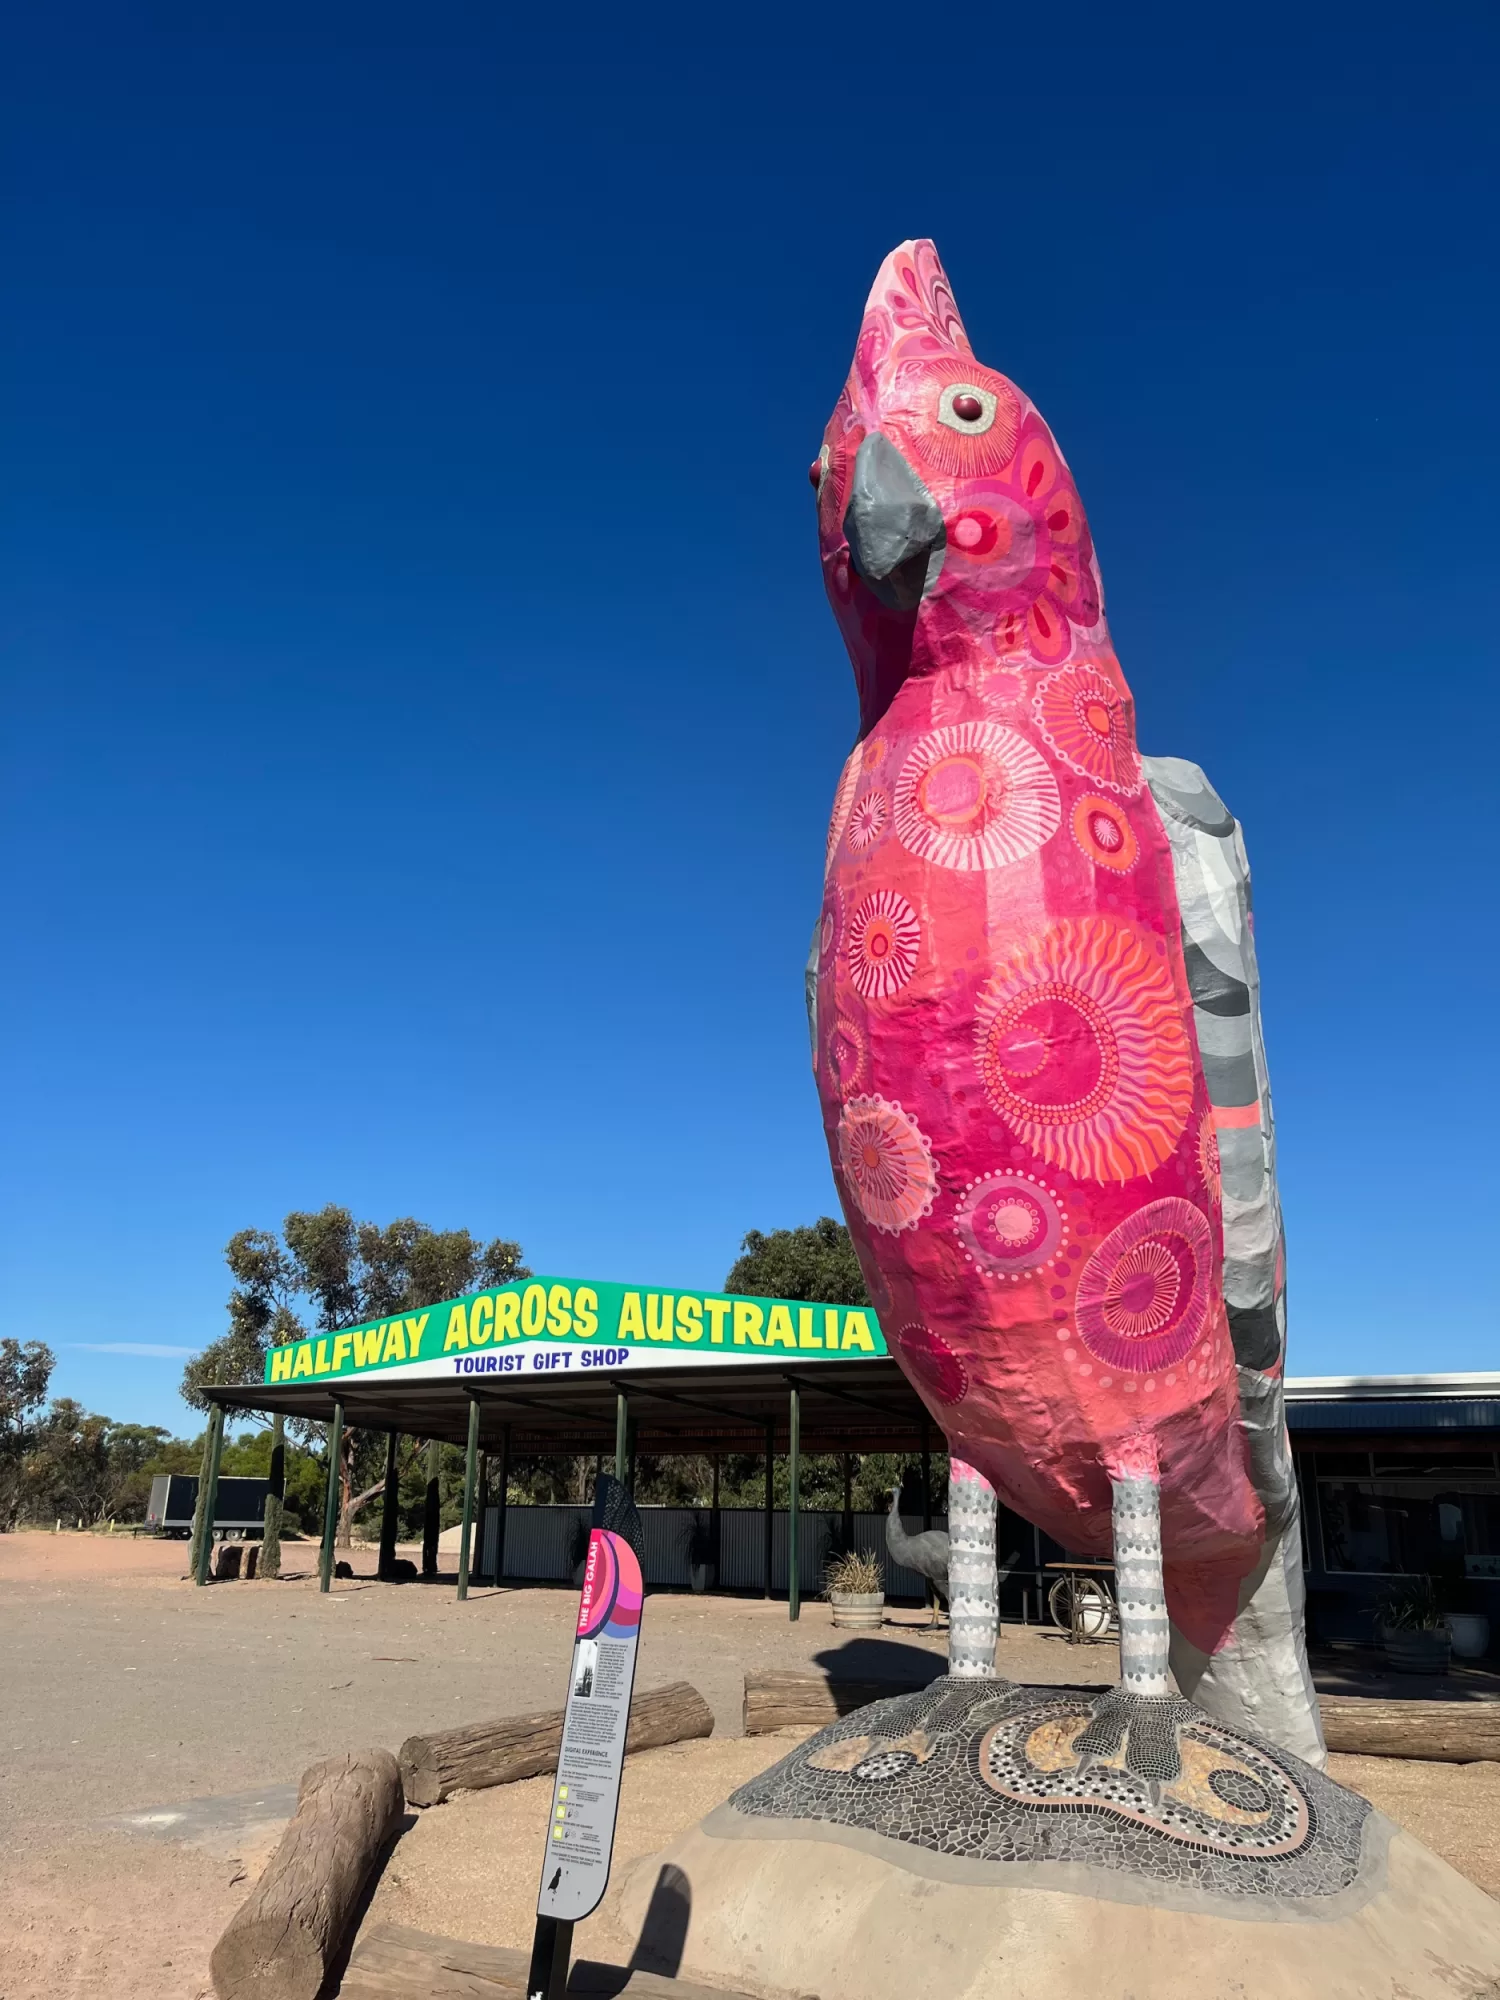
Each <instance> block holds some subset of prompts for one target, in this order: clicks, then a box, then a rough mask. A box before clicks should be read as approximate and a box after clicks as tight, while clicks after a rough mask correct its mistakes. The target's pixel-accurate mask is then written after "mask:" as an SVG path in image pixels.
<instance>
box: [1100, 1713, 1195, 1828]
mask: <svg viewBox="0 0 1500 2000" xmlns="http://www.w3.org/2000/svg"><path fill="white" fill-rule="evenodd" d="M1192 1714H1193V1706H1192V1703H1191V1702H1187V1701H1184V1700H1183V1699H1182V1697H1181V1696H1180V1695H1150V1694H1131V1693H1130V1692H1128V1690H1126V1689H1124V1688H1111V1689H1110V1690H1109V1692H1108V1693H1107V1694H1103V1695H1101V1696H1100V1697H1099V1699H1098V1700H1097V1701H1096V1702H1095V1703H1094V1705H1093V1708H1092V1710H1091V1712H1090V1716H1089V1720H1088V1722H1087V1723H1086V1724H1085V1725H1084V1727H1083V1728H1082V1730H1080V1732H1079V1733H1078V1735H1077V1736H1076V1737H1075V1738H1074V1739H1073V1751H1074V1754H1075V1755H1076V1757H1077V1758H1078V1770H1079V1775H1080V1776H1082V1775H1083V1774H1085V1773H1086V1772H1087V1771H1088V1770H1089V1769H1090V1768H1091V1767H1092V1766H1093V1765H1094V1764H1095V1763H1096V1762H1098V1761H1099V1760H1100V1759H1103V1758H1113V1757H1118V1756H1119V1755H1120V1750H1121V1745H1122V1744H1123V1746H1124V1757H1123V1760H1122V1761H1123V1763H1124V1766H1125V1769H1126V1770H1127V1771H1128V1772H1129V1773H1130V1774H1131V1776H1132V1777H1134V1778H1138V1779H1139V1780H1140V1781H1141V1783H1142V1784H1143V1785H1144V1786H1145V1787H1146V1789H1147V1793H1148V1795H1149V1797H1150V1799H1151V1803H1152V1805H1153V1807H1154V1806H1156V1805H1157V1804H1159V1802H1160V1796H1161V1788H1162V1786H1163V1785H1164V1784H1171V1783H1172V1781H1173V1780H1174V1779H1175V1778H1178V1777H1180V1776H1181V1775H1182V1756H1181V1752H1180V1751H1179V1750H1178V1747H1177V1730H1178V1725H1179V1724H1180V1723H1183V1722H1186V1721H1188V1720H1189V1719H1190V1718H1191V1716H1192Z"/></svg>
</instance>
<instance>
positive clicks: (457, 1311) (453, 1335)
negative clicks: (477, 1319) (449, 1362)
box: [443, 1301, 469, 1354]
mask: <svg viewBox="0 0 1500 2000" xmlns="http://www.w3.org/2000/svg"><path fill="white" fill-rule="evenodd" d="M468 1344H469V1316H468V1314H467V1313H466V1312H465V1311H464V1309H463V1304H462V1301H460V1302H459V1304H457V1305H456V1306H454V1307H453V1309H452V1310H451V1312H450V1313H449V1314H448V1331H447V1333H446V1334H445V1335H444V1336H443V1352H444V1354H448V1353H450V1352H451V1351H452V1349H454V1348H455V1347H467V1346H468Z"/></svg>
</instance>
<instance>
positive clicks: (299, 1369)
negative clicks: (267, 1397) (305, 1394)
mask: <svg viewBox="0 0 1500 2000" xmlns="http://www.w3.org/2000/svg"><path fill="white" fill-rule="evenodd" d="M312 1372H313V1365H312V1348H311V1347H310V1346H309V1345H308V1343H307V1342H306V1341H305V1340H304V1341H303V1342H302V1343H301V1344H300V1345H299V1347H298V1349H297V1357H296V1359H295V1360H294V1361H293V1363H292V1380H293V1381H294V1382H295V1381H297V1380H298V1379H299V1378H300V1377H301V1376H303V1375H311V1373H312Z"/></svg>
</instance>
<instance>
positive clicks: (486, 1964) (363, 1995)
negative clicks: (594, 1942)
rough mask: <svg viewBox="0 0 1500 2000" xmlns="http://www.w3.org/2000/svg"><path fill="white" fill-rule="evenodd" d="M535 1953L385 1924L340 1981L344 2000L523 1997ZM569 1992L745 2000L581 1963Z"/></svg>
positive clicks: (362, 1944) (634, 1999) (650, 1999)
mask: <svg viewBox="0 0 1500 2000" xmlns="http://www.w3.org/2000/svg"><path fill="white" fill-rule="evenodd" d="M530 1965H531V1954H530V1952H527V1951H516V1950H515V1949H513V1948H511V1947H507V1946H504V1945H493V1944H466V1943H464V1942H463V1941H462V1940H461V1939H459V1938H445V1937H433V1936H431V1935H430V1934H429V1933H428V1932H426V1931H413V1930H408V1929H407V1928H406V1926H405V1925H404V1924H381V1925H379V1926H378V1927H377V1928H376V1929H375V1930H372V1931H371V1932H370V1933H369V1935H368V1936H367V1937H362V1938H361V1939H360V1941H359V1943H358V1944H357V1945H356V1946H355V1948H354V1952H353V1955H352V1956H351V1958H350V1960H349V1966H348V1970H347V1971H346V1972H345V1974H344V1976H343V1978H342V1980H341V1981H340V1982H339V2000H524V1996H525V1993H526V1974H527V1972H528V1970H529V1969H530ZM568 1992H569V1993H570V1994H578V1995H585V1994H586V1995H591V1996H592V1995H597V1996H598V2000H605V1996H606V1995H617V1996H619V2000H746V1996H745V1995H744V1994H741V1993H729V1992H726V1990H725V1989H724V1988H723V1987H720V1986H714V1987H708V1986H693V1985H690V1984H689V1983H687V1982H686V1981H684V1980H681V1979H664V1978H663V1977H662V1976H661V1974H660V1973H656V1972H631V1971H629V1970H627V1969H626V1968H625V1967H623V1966H614V1965H601V1964H598V1963H596V1962H595V1961H594V1960H592V1959H587V1958H585V1959H580V1960H579V1961H578V1963H577V1964H576V1965H574V1967H573V1969H572V1974H571V1976H570V1978H569V1980H568Z"/></svg>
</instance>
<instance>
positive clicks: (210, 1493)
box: [193, 1403, 224, 1583]
mask: <svg viewBox="0 0 1500 2000" xmlns="http://www.w3.org/2000/svg"><path fill="white" fill-rule="evenodd" d="M223 1449H224V1406H223V1404H222V1403H215V1404H214V1413H213V1415H212V1416H211V1417H210V1418H209V1421H208V1477H207V1479H205V1480H204V1482H203V1496H202V1497H203V1535H202V1538H201V1539H200V1541H199V1543H198V1568H197V1572H196V1574H195V1575H194V1578H193V1581H194V1582H195V1583H207V1582H208V1568H209V1563H210V1561H211V1560H212V1558H213V1552H214V1512H215V1509H216V1508H217V1506H218V1502H219V1456H220V1454H221V1453H222V1451H223Z"/></svg>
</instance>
